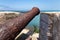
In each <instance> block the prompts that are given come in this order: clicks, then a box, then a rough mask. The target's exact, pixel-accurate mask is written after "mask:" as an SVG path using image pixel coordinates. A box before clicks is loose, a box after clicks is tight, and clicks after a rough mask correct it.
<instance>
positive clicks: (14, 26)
mask: <svg viewBox="0 0 60 40" xmlns="http://www.w3.org/2000/svg"><path fill="white" fill-rule="evenodd" d="M39 12H40V10H39V9H38V8H36V7H34V8H32V10H30V11H29V12H27V13H25V14H23V15H21V16H19V17H16V18H13V19H10V20H7V21H6V22H5V23H3V24H1V25H0V40H14V39H15V37H16V36H17V35H18V34H19V32H21V31H22V29H24V28H25V27H26V25H27V24H28V23H29V22H30V21H31V20H32V19H33V18H34V17H35V16H36V15H37V14H39Z"/></svg>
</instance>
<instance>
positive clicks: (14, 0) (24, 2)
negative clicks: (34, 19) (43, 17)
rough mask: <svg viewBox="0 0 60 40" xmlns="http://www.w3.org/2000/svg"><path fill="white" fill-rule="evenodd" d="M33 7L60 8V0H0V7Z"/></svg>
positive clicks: (44, 8) (16, 8) (22, 8)
mask: <svg viewBox="0 0 60 40" xmlns="http://www.w3.org/2000/svg"><path fill="white" fill-rule="evenodd" d="M32 7H38V8H39V9H41V10H60V0H0V9H14V10H30V9H31V8H32Z"/></svg>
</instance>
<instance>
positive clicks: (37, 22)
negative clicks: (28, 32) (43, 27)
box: [28, 14, 40, 26]
mask: <svg viewBox="0 0 60 40" xmlns="http://www.w3.org/2000/svg"><path fill="white" fill-rule="evenodd" d="M39 21H40V14H39V15H37V16H36V17H35V18H33V20H32V21H31V22H30V23H29V24H28V26H33V25H36V26H39V23H40V22H39Z"/></svg>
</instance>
